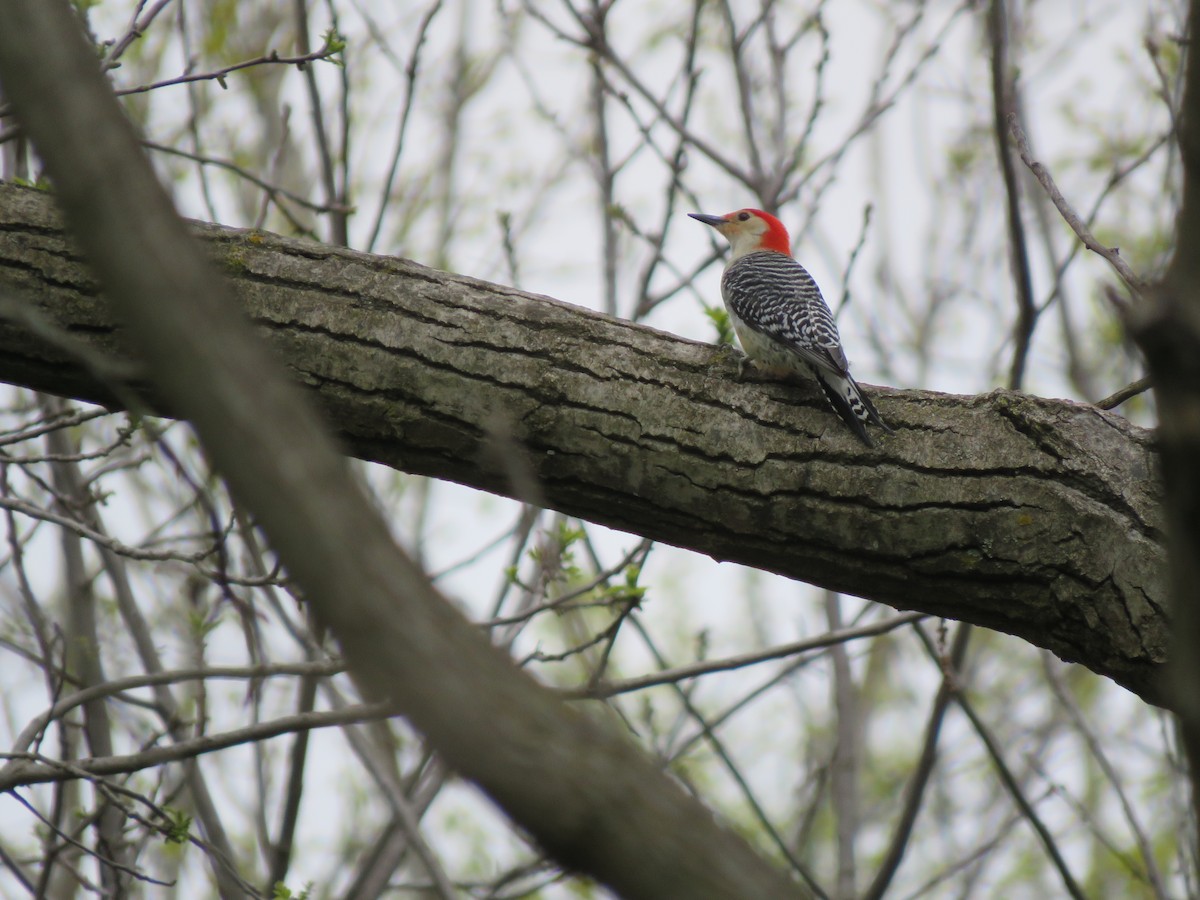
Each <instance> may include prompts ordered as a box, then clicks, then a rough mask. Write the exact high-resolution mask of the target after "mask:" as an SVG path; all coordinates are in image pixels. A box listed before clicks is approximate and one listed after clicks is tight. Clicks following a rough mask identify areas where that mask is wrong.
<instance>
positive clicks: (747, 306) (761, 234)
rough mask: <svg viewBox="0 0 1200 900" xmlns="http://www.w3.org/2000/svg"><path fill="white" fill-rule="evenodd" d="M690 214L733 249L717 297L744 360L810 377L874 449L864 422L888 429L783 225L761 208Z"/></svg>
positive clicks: (787, 372)
mask: <svg viewBox="0 0 1200 900" xmlns="http://www.w3.org/2000/svg"><path fill="white" fill-rule="evenodd" d="M688 215H689V216H691V217H692V218H693V219H697V220H698V221H701V222H703V223H704V224H705V225H711V226H712V227H713V228H715V229H717V231H719V232H720V233H721V234H722V235H724V236H725V238H726V239H727V240H728V241H729V244H730V246H731V247H732V248H733V252H732V253H731V254H730V256H729V264H728V265H727V266H726V267H725V274H724V275H723V276H721V297H722V298H723V299H724V300H725V308H726V309H727V310H729V318H730V320H731V321H732V322H733V329H734V331H736V332H737V336H738V340H739V341H741V344H742V349H743V350H745V351H746V355H747V356H748V357H749V358H750V359H751V360H753V361H754V363H755V364H756V366H759V367H762V368H765V369H767V370H768V371H772V372H774V373H776V374H784V375H789V374H800V375H805V376H807V375H810V374H811V375H812V376H813V377H815V378H816V379H817V383H818V384H820V385H821V390H823V391H824V392H825V396H826V397H828V398H829V402H830V403H831V404H833V408H834V410H836V411H837V414H838V415H839V416H841V417H842V418H843V419H844V420H845V421H846V424H847V425H849V426H850V427H851V428H852V429H853V430H854V433H855V434H857V435H858V436H859V437H860V438H861V439H862V441H863V442H864V443H865V444H866V445H867V446H868V447H870V446H874V442H873V441H872V440H871V436H870V435H869V434H867V429H866V423H867V422H874V423H875V424H876V425H878V426H879V427H880V428H882V429H883V430H884V431H889V432H890V431H891V430H892V429H890V428H888V426H887V425H886V424H884V421H883V419H881V418H880V417H879V413H878V412H876V411H875V407H874V406H873V405H872V404H871V401H870V400H868V399H867V396H866V395H865V394H864V393H863V392H862V391H861V390H859V387H858V384H857V383H856V382H855V381H854V379H853V378H852V377H850V363H849V362H848V361H847V360H846V354H845V352H844V351H843V350H842V341H841V338H840V337H839V336H838V330H837V324H836V323H835V322H834V321H833V315H832V313H830V312H829V307H828V306H826V305H825V300H824V298H823V297H822V296H821V290H820V288H818V287H817V283H816V282H815V281H813V278H812V276H811V275H809V274H808V272H807V271H806V270H805V268H804V267H803V266H802V265H800V263H798V262H796V260H794V259H793V258H792V250H791V242H790V241H789V239H788V233H787V229H786V228H784V227H783V223H782V222H780V221H779V220H778V219H777V218H775V217H774V216H772V215H770V214H769V213H765V212H763V211H762V210H761V209H739V210H738V211H737V212H731V213H729V214H728V215H724V216H709V215H705V214H703V213H688Z"/></svg>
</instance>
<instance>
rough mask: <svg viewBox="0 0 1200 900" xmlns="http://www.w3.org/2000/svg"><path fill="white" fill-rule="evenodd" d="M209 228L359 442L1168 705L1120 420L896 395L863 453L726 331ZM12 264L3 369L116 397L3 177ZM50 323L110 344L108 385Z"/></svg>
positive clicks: (80, 286)
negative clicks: (742, 367) (981, 633)
mask: <svg viewBox="0 0 1200 900" xmlns="http://www.w3.org/2000/svg"><path fill="white" fill-rule="evenodd" d="M197 230H198V232H199V233H200V234H201V235H202V236H203V237H204V238H205V240H206V242H207V243H208V245H209V249H210V254H211V256H212V258H213V259H214V260H215V261H217V262H218V263H219V264H220V265H221V266H222V267H223V268H224V270H225V272H226V273H227V274H228V275H229V276H230V278H231V281H232V283H233V285H234V288H235V290H236V292H237V293H238V295H239V297H240V299H241V300H242V302H243V303H244V305H245V307H246V309H247V310H248V312H249V313H250V315H251V316H252V317H253V318H254V319H255V321H256V322H257V323H258V324H259V326H260V327H261V330H262V332H263V334H265V335H266V336H267V337H268V338H269V339H270V341H271V342H272V344H273V345H274V347H275V349H276V350H277V351H278V353H279V354H280V356H281V357H282V358H283V359H284V360H285V361H286V363H287V364H288V366H289V367H290V368H291V370H292V371H293V372H294V373H295V374H296V376H297V377H298V378H299V379H300V380H301V381H302V382H304V383H305V384H307V385H308V386H309V387H310V388H311V389H312V390H313V391H314V392H315V393H316V394H317V395H318V396H319V397H320V399H321V400H322V402H323V404H324V407H325V409H326V412H327V414H328V416H329V418H330V420H331V421H332V423H333V424H334V426H335V427H336V429H337V430H338V431H339V432H340V433H341V435H342V437H343V440H344V441H345V442H346V444H347V446H348V447H349V449H350V451H351V452H352V453H354V454H355V455H357V456H360V457H362V458H364V459H371V460H376V461H379V462H382V463H385V464H387V465H390V466H394V467H396V468H399V469H403V470H405V471H409V472H416V473H421V474H425V475H431V476H434V477H438V478H446V479H450V480H454V481H458V482H462V483H464V484H469V485H472V486H474V487H477V488H481V489H483V490H487V491H493V492H496V493H500V494H507V495H510V496H519V497H522V498H524V499H533V500H536V501H538V502H541V503H545V504H546V505H549V506H552V507H554V508H556V509H560V510H563V511H565V512H567V513H570V514H572V515H575V516H579V517H580V518H584V519H588V520H590V521H595V522H600V523H604V524H606V525H611V526H613V527H615V528H619V529H623V530H626V531H630V532H634V533H636V534H640V535H645V536H647V537H651V538H654V539H656V540H660V541H664V542H667V543H670V544H675V545H678V546H681V547H687V548H690V549H693V550H696V551H698V552H701V553H706V554H708V555H710V556H713V557H714V558H716V559H721V560H732V561H736V562H740V563H745V564H747V565H751V566H757V567H759V568H763V569H767V570H770V571H773V572H778V573H781V574H784V575H788V576H791V577H795V578H798V579H802V580H804V581H807V582H811V583H814V584H818V585H822V586H825V587H828V588H832V589H835V590H838V591H842V592H846V593H850V594H855V595H858V596H862V597H867V598H870V599H872V600H877V601H880V602H882V603H887V604H889V605H892V606H894V607H897V608H900V609H919V610H923V611H927V612H930V613H933V614H937V615H944V616H947V617H950V618H954V619H960V620H963V621H969V622H973V623H977V624H980V625H984V626H987V627H990V628H995V629H999V630H1001V631H1006V632H1009V633H1012V634H1015V635H1019V636H1021V637H1023V638H1025V639H1027V640H1029V641H1030V642H1032V643H1034V644H1036V645H1038V646H1041V647H1045V648H1047V649H1049V650H1051V651H1053V652H1054V653H1056V654H1057V655H1059V656H1060V657H1062V658H1063V659H1067V660H1072V661H1077V662H1080V663H1083V664H1084V665H1087V666H1088V667H1089V668H1091V669H1093V670H1094V671H1096V672H1098V673H1100V674H1103V675H1106V676H1108V677H1110V678H1112V679H1114V680H1115V681H1117V682H1118V683H1120V684H1122V685H1124V686H1125V687H1127V688H1129V689H1130V690H1132V691H1134V692H1135V693H1137V694H1138V695H1140V696H1141V697H1143V698H1145V699H1146V700H1148V701H1150V702H1154V703H1162V702H1163V694H1162V691H1161V688H1160V685H1159V683H1158V682H1159V677H1160V670H1161V668H1162V663H1163V662H1164V660H1165V658H1166V649H1167V644H1168V621H1167V619H1166V616H1165V612H1164V610H1165V605H1166V596H1167V594H1166V578H1167V573H1166V555H1165V544H1164V537H1163V530H1162V519H1161V502H1162V496H1161V487H1160V478H1159V473H1158V458H1157V452H1156V449H1155V446H1154V441H1153V436H1152V434H1151V433H1149V432H1147V431H1144V430H1142V429H1139V428H1136V427H1134V426H1132V425H1130V424H1129V423H1128V422H1126V421H1125V420H1124V419H1122V418H1120V417H1119V416H1117V415H1114V414H1111V413H1106V412H1103V411H1101V410H1099V409H1096V408H1094V407H1091V406H1088V405H1084V404H1078V403H1071V402H1067V401H1058V400H1044V399H1039V398H1035V397H1030V396H1027V395H1024V394H1019V393H1012V392H1006V391H994V392H992V393H990V394H986V395H982V396H976V397H960V396H952V395H946V394H937V393H932V392H922V391H890V390H880V389H875V390H873V392H872V395H873V397H875V398H876V400H877V405H878V406H879V409H880V412H881V413H882V414H883V416H884V418H885V420H887V421H888V422H889V424H891V425H892V426H893V427H895V428H896V429H897V432H898V433H897V434H896V435H895V436H894V437H889V436H881V437H880V440H879V442H878V443H879V445H878V447H877V448H876V449H875V450H869V449H867V448H863V447H861V446H859V444H858V443H857V441H856V440H855V438H854V436H853V435H852V434H850V433H849V432H848V431H846V430H845V429H844V428H843V427H842V426H841V424H840V423H839V422H838V421H837V419H836V418H835V417H834V416H833V415H832V413H831V412H830V411H829V410H828V408H827V406H826V405H825V401H824V400H823V399H822V398H821V397H820V396H819V395H818V394H817V393H816V391H815V390H814V389H810V388H809V387H807V386H804V385H791V384H777V383H772V382H766V381H756V380H751V381H749V382H747V383H738V382H737V381H736V379H735V375H734V373H735V369H736V366H735V363H734V361H733V360H732V359H730V358H728V356H727V355H725V354H724V353H723V352H722V351H720V350H717V349H715V348H713V347H711V346H707V345H703V344H697V343H694V342H690V341H685V340H681V339H679V338H675V337H672V336H670V335H667V334H663V333H661V332H657V331H654V330H651V329H649V328H645V327H640V326H636V325H632V324H629V323H626V322H622V321H618V320H614V319H612V318H608V317H606V316H602V315H599V314H596V313H592V312H589V311H587V310H583V309H580V308H577V307H573V306H570V305H568V304H565V303H561V302H557V301H554V300H551V299H549V298H545V297H538V296H534V295H530V294H525V293H522V292H520V291H516V290H513V289H511V288H506V287H501V286H498V285H493V284H488V283H485V282H482V281H478V280H475V279H471V278H467V277H463V276H460V275H452V274H446V273H443V272H439V271H435V270H432V269H428V268H425V267H423V266H419V265H417V264H415V263H412V262H409V261H407V260H402V259H395V258H389V257H380V256H371V255H367V254H363V253H356V252H352V251H347V250H341V249H335V248H332V247H328V246H323V245H319V244H314V243H308V242H300V241H294V240H287V239H284V238H280V237H277V236H275V235H271V234H266V233H261V232H246V231H237V230H232V229H227V228H222V227H219V226H213V225H200V226H197ZM0 278H2V279H3V282H4V283H7V284H8V285H11V286H13V287H16V288H17V289H18V290H19V292H20V294H21V297H22V299H21V300H20V301H19V303H20V309H21V310H22V313H21V314H20V315H19V316H16V317H15V318H10V319H9V320H8V321H5V322H3V323H0V379H4V380H7V381H11V382H14V383H18V384H24V385H28V386H30V387H34V388H38V389H40V390H45V391H50V392H54V393H59V394H64V395H67V396H73V397H79V398H83V399H92V400H98V401H101V402H105V403H109V404H115V405H119V404H121V402H122V401H121V400H120V399H119V398H118V393H117V392H116V391H115V390H114V388H113V382H114V379H115V378H118V377H120V376H121V368H120V367H119V366H115V365H113V364H112V363H111V360H112V359H114V358H117V356H118V355H117V354H116V351H115V348H116V346H117V341H116V337H115V335H114V332H113V329H112V327H111V324H110V319H109V314H108V310H107V306H106V304H105V303H104V302H102V301H101V300H100V299H99V298H98V297H97V292H96V287H95V283H94V282H93V280H92V279H91V277H90V276H89V275H88V273H87V270H86V269H85V268H84V266H83V265H82V263H81V261H80V259H79V258H78V256H77V254H76V253H74V252H73V251H72V250H71V249H70V245H69V244H68V243H67V242H66V241H65V240H64V238H63V235H62V233H61V230H60V225H59V220H58V219H57V217H56V216H55V214H54V213H53V210H52V206H51V202H50V199H49V198H48V197H47V196H45V195H43V194H41V193H39V192H36V191H31V190H26V189H20V188H15V187H10V186H0ZM10 308H11V304H10ZM31 311H33V312H31ZM6 315H11V313H6ZM45 323H52V324H53V325H54V326H55V327H56V328H57V330H59V331H62V332H67V333H69V335H70V337H71V338H72V340H73V341H81V342H83V343H85V344H86V346H88V347H90V348H93V349H95V350H99V351H101V352H102V354H103V355H102V357H101V358H103V359H105V360H110V362H108V363H105V364H103V365H102V366H101V369H103V370H107V372H108V375H109V378H108V383H107V384H106V382H105V380H103V379H100V378H97V377H96V374H95V372H94V371H89V370H88V369H86V368H84V367H83V366H81V365H80V364H79V363H78V361H77V359H76V357H75V356H74V355H73V353H72V352H69V351H64V350H63V349H61V347H60V346H56V344H57V343H61V342H60V341H58V339H57V338H56V337H54V336H50V337H47V332H46V328H45ZM35 324H36V326H37V327H34V325H35ZM95 368H96V365H95V364H93V370H95ZM146 402H148V403H149V404H150V405H151V408H154V409H156V410H158V411H160V412H163V413H166V414H169V413H170V410H168V409H165V408H163V406H162V405H161V404H160V403H157V402H156V401H154V400H153V399H152V398H150V399H148V400H147V401H146Z"/></svg>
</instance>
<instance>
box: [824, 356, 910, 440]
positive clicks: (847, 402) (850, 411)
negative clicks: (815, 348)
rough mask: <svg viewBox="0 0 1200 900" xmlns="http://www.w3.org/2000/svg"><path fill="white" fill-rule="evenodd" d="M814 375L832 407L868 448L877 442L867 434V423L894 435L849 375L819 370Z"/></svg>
mask: <svg viewBox="0 0 1200 900" xmlns="http://www.w3.org/2000/svg"><path fill="white" fill-rule="evenodd" d="M814 374H815V375H816V376H817V383H818V384H820V385H821V390H822V391H824V392H825V396H826V397H827V398H828V400H829V403H830V405H832V406H833V408H834V410H835V411H836V412H837V414H838V415H839V416H840V417H841V418H842V420H843V421H844V422H845V423H846V424H847V425H849V426H850V429H851V430H852V431H853V432H854V433H855V434H857V435H858V437H859V439H860V440H861V441H862V442H863V443H864V444H866V445H867V446H868V447H874V446H875V442H874V441H872V440H871V436H870V435H869V434H867V428H866V423H867V422H873V423H874V424H876V425H878V426H879V427H880V428H882V429H883V430H884V431H886V432H888V433H889V434H891V433H892V429H891V428H889V427H888V425H887V423H886V422H884V421H883V419H882V418H881V417H880V415H879V412H878V411H877V410H876V409H875V404H873V403H872V402H871V401H870V399H868V397H867V395H866V394H864V393H863V392H862V391H861V390H859V387H858V383H857V382H855V380H854V379H853V378H851V377H850V376H849V375H833V374H831V373H829V372H823V371H821V370H819V369H818V370H816V371H815V372H814Z"/></svg>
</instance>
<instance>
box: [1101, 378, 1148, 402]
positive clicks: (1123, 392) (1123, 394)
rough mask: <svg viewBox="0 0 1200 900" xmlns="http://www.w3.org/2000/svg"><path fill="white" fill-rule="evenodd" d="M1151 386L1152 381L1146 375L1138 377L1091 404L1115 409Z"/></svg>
mask: <svg viewBox="0 0 1200 900" xmlns="http://www.w3.org/2000/svg"><path fill="white" fill-rule="evenodd" d="M1152 387H1154V381H1153V379H1152V378H1150V376H1149V375H1147V376H1146V377H1145V378H1139V379H1138V380H1137V381H1135V382H1133V384H1127V385H1125V387H1123V388H1121V389H1120V390H1119V391H1114V392H1113V393H1111V394H1109V395H1108V396H1107V397H1105V398H1104V399H1103V400H1097V401H1096V402H1095V403H1093V404H1092V405H1093V406H1098V407H1099V408H1100V409H1115V408H1116V407H1118V406H1120V405H1121V404H1122V403H1124V402H1125V401H1126V400H1128V399H1130V398H1131V397H1136V396H1137V395H1138V394H1142V393H1145V392H1146V391H1148V390H1150V388H1152Z"/></svg>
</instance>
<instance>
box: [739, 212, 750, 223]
mask: <svg viewBox="0 0 1200 900" xmlns="http://www.w3.org/2000/svg"><path fill="white" fill-rule="evenodd" d="M749 218H750V213H748V212H740V213H738V221H739V222H745V221H747V220H748V219H749Z"/></svg>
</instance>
